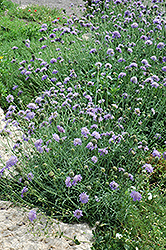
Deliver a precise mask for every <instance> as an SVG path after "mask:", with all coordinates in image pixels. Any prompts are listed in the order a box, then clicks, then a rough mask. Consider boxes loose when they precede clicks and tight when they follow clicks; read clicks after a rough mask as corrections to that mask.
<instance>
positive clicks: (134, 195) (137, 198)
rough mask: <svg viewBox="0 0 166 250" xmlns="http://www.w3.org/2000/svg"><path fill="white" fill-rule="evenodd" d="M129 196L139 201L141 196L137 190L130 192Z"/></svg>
mask: <svg viewBox="0 0 166 250" xmlns="http://www.w3.org/2000/svg"><path fill="white" fill-rule="evenodd" d="M130 196H131V198H133V201H140V200H141V199H142V196H141V194H140V193H139V192H136V191H132V192H131V194H130Z"/></svg>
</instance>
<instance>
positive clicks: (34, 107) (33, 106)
mask: <svg viewBox="0 0 166 250" xmlns="http://www.w3.org/2000/svg"><path fill="white" fill-rule="evenodd" d="M27 107H28V108H29V109H37V108H38V106H37V105H36V104H35V103H29V104H28V105H27Z"/></svg>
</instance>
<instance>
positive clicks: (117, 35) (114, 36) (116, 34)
mask: <svg viewBox="0 0 166 250" xmlns="http://www.w3.org/2000/svg"><path fill="white" fill-rule="evenodd" d="M120 37H121V34H120V33H119V31H113V32H112V38H120Z"/></svg>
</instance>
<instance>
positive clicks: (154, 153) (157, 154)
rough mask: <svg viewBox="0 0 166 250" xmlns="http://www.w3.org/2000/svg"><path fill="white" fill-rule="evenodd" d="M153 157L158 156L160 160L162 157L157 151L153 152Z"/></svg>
mask: <svg viewBox="0 0 166 250" xmlns="http://www.w3.org/2000/svg"><path fill="white" fill-rule="evenodd" d="M152 155H153V156H154V157H156V156H157V157H159V158H160V157H161V154H160V153H159V151H157V150H156V149H154V150H153V152H152Z"/></svg>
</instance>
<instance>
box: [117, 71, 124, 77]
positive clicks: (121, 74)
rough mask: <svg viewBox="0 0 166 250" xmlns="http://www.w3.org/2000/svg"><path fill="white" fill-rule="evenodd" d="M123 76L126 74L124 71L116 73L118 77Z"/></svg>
mask: <svg viewBox="0 0 166 250" xmlns="http://www.w3.org/2000/svg"><path fill="white" fill-rule="evenodd" d="M123 76H126V73H124V72H121V73H120V74H119V75H118V78H122V77H123Z"/></svg>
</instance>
